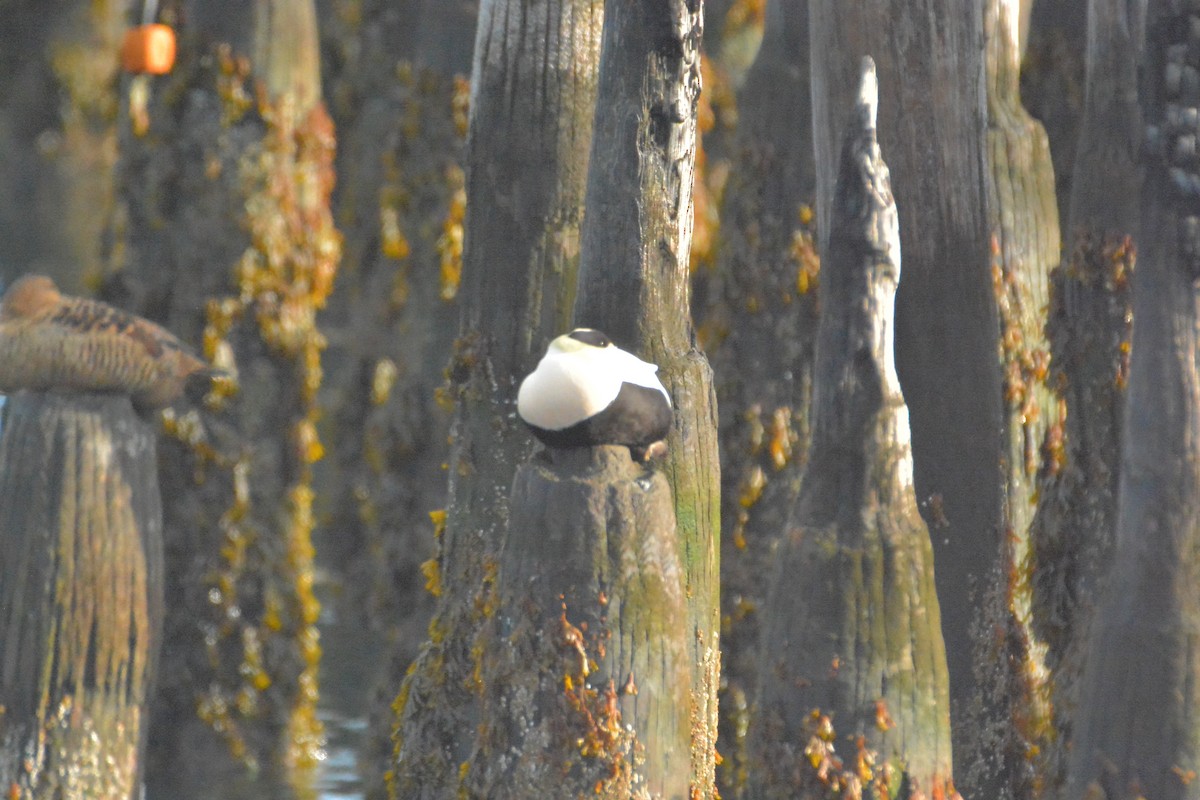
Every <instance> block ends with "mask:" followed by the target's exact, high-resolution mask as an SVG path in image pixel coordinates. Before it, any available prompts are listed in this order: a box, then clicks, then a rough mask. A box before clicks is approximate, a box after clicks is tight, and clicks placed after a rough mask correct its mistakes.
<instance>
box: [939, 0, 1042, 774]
mask: <svg viewBox="0 0 1200 800" xmlns="http://www.w3.org/2000/svg"><path fill="white" fill-rule="evenodd" d="M1021 19H1022V8H1021V3H1020V2H1019V0H987V2H986V3H985V4H984V25H983V28H984V42H985V51H984V52H985V64H984V66H985V79H986V95H987V130H986V136H985V145H986V149H987V163H988V170H989V174H990V177H991V180H989V181H988V182H987V188H988V204H987V214H988V226H989V228H990V231H989V232H990V235H991V244H992V248H991V257H992V263H991V265H990V266H991V274H992V292H993V302H994V304H995V308H996V312H997V313H996V316H997V319H998V320H999V325H1000V339H999V346H998V347H997V348H996V350H995V352H996V354H997V357H998V366H999V369H1000V372H1001V374H1002V376H1003V378H1002V381H1001V386H1000V399H1001V408H1002V414H1001V418H1000V423H1001V424H1000V438H999V441H998V442H997V445H998V453H997V455H998V461H999V464H1000V468H1001V475H1000V486H1001V488H1002V492H1003V494H1002V514H1003V516H1002V522H1001V528H1000V530H1001V531H1002V533H1003V535H1002V536H1000V537H998V539H997V549H996V552H997V553H998V555H999V558H998V559H997V560H996V563H995V564H994V566H993V568H992V573H991V574H990V575H989V576H987V579H986V581H985V583H984V585H983V589H982V591H981V592H980V597H979V600H980V601H981V602H980V605H981V607H982V609H983V611H982V618H981V619H982V622H983V624H982V625H981V629H982V630H986V631H988V632H989V634H990V635H985V636H981V637H980V638H979V640H978V641H976V642H974V643H973V644H974V647H975V649H976V656H975V671H976V675H977V680H978V681H979V685H978V687H977V692H978V695H979V697H978V701H977V702H973V703H972V704H971V708H970V710H969V711H968V714H969V715H970V718H971V719H972V720H974V722H973V723H972V724H970V725H968V726H967V730H969V731H972V734H971V735H970V736H967V737H962V738H961V739H960V742H962V744H961V745H960V749H961V750H963V751H964V752H965V753H966V758H965V759H964V758H963V757H961V756H962V753H960V758H959V763H960V764H962V763H967V764H969V773H968V774H969V775H970V779H971V780H970V785H971V786H973V787H976V791H979V792H983V793H985V794H997V793H1002V792H1005V791H1007V792H1010V793H1011V795H1012V796H1013V797H1028V796H1031V794H1032V793H1033V792H1034V791H1035V789H1034V787H1035V785H1036V784H1037V782H1038V780H1039V778H1038V775H1039V774H1040V773H1041V772H1042V771H1043V765H1042V764H1041V760H1042V756H1044V754H1045V752H1046V751H1047V749H1048V745H1049V741H1048V738H1047V737H1048V734H1049V730H1050V725H1049V719H1050V707H1049V703H1048V698H1047V691H1046V688H1045V674H1046V673H1045V669H1044V666H1043V663H1042V662H1043V655H1042V654H1043V652H1044V649H1043V648H1041V647H1040V646H1039V645H1038V644H1037V643H1036V642H1035V637H1034V635H1033V631H1032V630H1031V627H1030V618H1031V614H1030V604H1031V599H1030V594H1031V593H1030V581H1029V565H1030V559H1029V529H1030V525H1031V523H1032V521H1033V517H1034V511H1035V509H1036V505H1035V504H1036V502H1037V498H1038V493H1037V475H1038V469H1039V466H1040V461H1041V459H1040V455H1039V454H1040V449H1041V445H1042V443H1043V442H1044V441H1045V438H1046V432H1047V431H1048V430H1049V429H1050V428H1051V426H1052V425H1053V424H1054V423H1056V422H1058V421H1059V420H1058V411H1059V408H1058V404H1057V402H1056V399H1055V398H1054V396H1053V392H1052V391H1051V388H1050V386H1049V383H1048V379H1049V370H1048V367H1049V361H1050V347H1049V344H1048V343H1047V341H1046V333H1045V330H1044V329H1045V319H1046V318H1045V308H1046V307H1047V306H1048V305H1049V301H1050V277H1049V276H1050V270H1051V268H1052V267H1053V266H1055V265H1056V264H1057V263H1058V259H1059V254H1060V249H1061V246H1062V244H1061V237H1060V235H1059V226H1058V205H1057V203H1056V202H1055V194H1054V169H1053V166H1052V164H1051V161H1050V144H1049V141H1048V140H1047V138H1046V132H1045V130H1044V129H1043V128H1042V125H1041V123H1040V122H1038V121H1037V120H1035V119H1033V118H1032V117H1031V116H1030V115H1029V113H1028V112H1027V111H1026V110H1025V108H1024V106H1022V104H1021V94H1020V63H1021V50H1022V47H1023V43H1022V42H1021V40H1020V35H1021V30H1022V28H1021ZM960 777H961V776H960Z"/></svg>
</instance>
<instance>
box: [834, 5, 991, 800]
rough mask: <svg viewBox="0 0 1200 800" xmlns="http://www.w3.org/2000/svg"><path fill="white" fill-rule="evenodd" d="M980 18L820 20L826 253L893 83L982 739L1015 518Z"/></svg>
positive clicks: (920, 479) (916, 405)
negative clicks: (875, 113) (980, 630)
mask: <svg viewBox="0 0 1200 800" xmlns="http://www.w3.org/2000/svg"><path fill="white" fill-rule="evenodd" d="M982 9H983V5H982V4H981V3H968V4H965V5H964V4H962V3H958V2H947V1H946V0H919V2H898V1H897V0H869V2H863V3H843V2H837V0H816V1H815V2H812V3H811V5H810V14H811V27H810V42H811V45H812V63H813V70H814V71H813V84H812V86H813V98H812V101H813V114H814V116H815V118H816V120H817V122H816V124H814V127H813V130H814V134H815V137H816V163H817V185H818V201H817V202H818V208H817V221H818V224H819V225H820V226H821V240H822V242H824V241H825V240H826V239H827V238H828V236H829V228H828V224H829V222H830V217H829V210H830V206H831V204H832V202H833V185H834V171H835V169H836V165H837V164H838V160H837V147H838V144H839V142H840V141H841V134H842V128H841V124H842V116H841V114H842V109H844V108H847V107H848V106H849V105H850V102H851V98H852V97H853V93H854V89H855V86H856V85H857V78H858V76H857V69H858V58H859V57H861V56H863V55H870V56H872V57H873V58H874V59H875V62H876V64H877V65H878V69H879V81H880V107H879V137H880V146H881V147H882V149H883V151H884V153H886V155H887V159H888V164H889V166H890V167H891V170H892V179H893V190H894V192H895V195H896V205H897V207H898V208H899V215H900V238H901V241H902V245H903V247H902V249H903V252H904V280H903V281H902V283H901V285H900V288H899V290H898V292H897V296H896V368H897V371H898V373H899V375H900V382H901V385H902V386H903V388H904V397H905V400H906V401H907V403H908V407H909V410H910V412H911V422H912V447H913V461H914V472H915V484H916V491H917V498H918V501H919V503H920V506H921V508H922V512H923V513H924V514H925V519H926V522H928V523H929V525H930V528H931V532H932V533H933V546H934V552H935V554H936V560H937V576H936V579H937V587H938V595H939V597H940V598H941V600H942V608H943V610H944V612H945V615H944V617H943V619H942V624H943V628H944V632H945V639H946V653H947V659H948V661H949V668H950V682H951V687H950V688H951V696H952V697H953V699H954V702H953V703H952V706H951V707H952V714H953V715H954V725H955V731H956V737H957V736H958V735H959V733H961V734H962V735H964V736H965V735H969V734H970V726H969V723H968V721H967V719H966V717H965V716H964V715H963V712H965V711H966V709H967V708H968V703H969V702H970V699H971V698H972V696H973V695H974V693H975V677H974V663H973V662H974V657H973V651H974V637H973V636H972V624H973V622H974V619H975V617H976V614H977V612H976V609H977V608H978V607H979V602H978V599H977V596H976V595H974V594H973V592H974V591H975V590H974V589H973V588H972V587H976V586H980V585H982V583H983V582H984V580H986V576H988V575H992V574H994V569H995V564H996V562H997V553H998V544H999V541H998V535H999V532H1000V530H1001V524H1000V521H1001V518H1002V493H1001V491H1000V487H1001V486H1002V481H1003V472H1002V470H1001V468H1000V461H999V458H998V457H997V456H998V448H999V446H1000V430H1001V414H1002V407H1001V397H1002V395H1001V381H1002V374H1001V371H1000V369H999V366H998V363H997V359H996V351H997V347H998V343H999V335H1000V331H999V320H998V318H997V313H996V304H995V299H994V293H993V284H992V275H991V268H990V267H991V259H990V247H989V245H990V242H989V236H988V221H989V217H988V210H987V209H988V202H989V201H988V197H987V192H986V188H985V187H986V181H987V178H986V177H985V174H986V173H985V170H986V168H987V167H986V154H985V150H984V130H985V124H986V119H987V118H986V107H985V102H986V96H985V92H984V85H983V79H984V68H983V62H982V59H983V20H982ZM822 249H824V248H822ZM973 598H974V599H973ZM960 755H963V753H959V752H958V751H956V753H955V756H956V758H958V757H959V756H960ZM963 772H964V770H962V769H956V770H955V774H956V775H959V776H960V777H961V775H962V773H963ZM963 788H964V791H966V792H967V793H968V794H970V793H971V792H970V787H965V786H964V787H963Z"/></svg>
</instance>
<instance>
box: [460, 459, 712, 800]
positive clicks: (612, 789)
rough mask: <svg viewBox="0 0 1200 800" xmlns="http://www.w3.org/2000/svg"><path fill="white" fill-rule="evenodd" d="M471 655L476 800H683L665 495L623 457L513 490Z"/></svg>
mask: <svg viewBox="0 0 1200 800" xmlns="http://www.w3.org/2000/svg"><path fill="white" fill-rule="evenodd" d="M509 508H510V519H509V527H508V535H507V537H506V540H505V544H504V548H503V550H502V552H501V555H500V561H499V566H498V576H497V578H496V585H495V589H494V595H493V596H492V597H491V598H489V599H488V600H487V601H485V602H487V604H488V605H489V606H492V607H494V610H493V612H492V614H491V623H490V628H489V629H488V632H487V633H486V634H485V635H484V636H483V638H482V639H481V641H480V645H479V664H480V669H481V673H482V681H483V685H484V690H483V718H482V723H481V726H480V728H481V731H482V734H481V740H480V746H479V749H478V750H477V751H476V753H475V755H474V757H473V761H472V766H471V770H472V776H471V778H470V779H469V784H470V789H471V796H472V797H489V798H511V800H524V799H525V798H531V797H593V796H594V797H598V798H610V799H611V800H618V799H620V800H627V799H628V798H630V797H634V798H640V797H655V798H663V800H684V799H685V798H687V797H689V796H690V795H689V788H688V787H689V783H690V771H691V764H690V738H691V726H690V720H689V716H690V714H689V708H690V697H689V695H690V685H691V671H690V667H689V662H688V658H689V644H690V642H689V637H688V635H687V633H688V629H687V625H686V619H687V614H686V608H685V604H684V597H683V574H682V568H681V566H680V561H679V552H678V548H677V545H676V542H675V514H674V509H673V506H672V500H671V489H670V486H669V485H668V484H667V480H666V478H664V477H663V474H662V473H661V472H657V471H651V470H648V469H646V468H645V467H643V466H640V465H637V464H634V462H633V461H631V460H630V457H629V449H628V448H626V447H613V446H606V447H595V448H573V449H568V450H546V451H543V452H541V453H539V454H538V455H537V456H535V457H534V459H533V460H532V461H531V462H529V463H527V464H525V465H523V466H522V467H521V468H520V469H519V470H518V472H517V476H516V479H515V480H514V482H513V490H512V496H511V500H510V504H509Z"/></svg>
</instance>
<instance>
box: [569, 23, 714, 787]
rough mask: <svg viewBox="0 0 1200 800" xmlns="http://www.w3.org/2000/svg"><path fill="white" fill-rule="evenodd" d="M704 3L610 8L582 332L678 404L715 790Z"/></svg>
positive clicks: (698, 749)
mask: <svg viewBox="0 0 1200 800" xmlns="http://www.w3.org/2000/svg"><path fill="white" fill-rule="evenodd" d="M702 9H703V3H702V0H659V1H657V2H644V0H608V2H607V3H606V5H605V20H604V40H603V43H602V45H601V56H600V85H599V88H598V98H597V102H596V120H595V130H596V135H595V139H594V141H593V144H592V152H591V169H590V171H589V174H588V187H587V216H586V217H585V219H584V225H583V243H582V252H581V255H580V267H579V296H578V298H577V299H576V303H575V321H576V323H577V324H578V325H581V326H585V327H594V328H599V329H601V330H603V331H605V332H606V333H607V334H608V335H609V336H611V337H612V338H613V340H614V341H615V342H616V343H617V344H618V345H620V346H621V347H624V348H625V349H627V350H630V351H632V352H636V353H637V354H639V355H640V356H642V357H644V358H646V359H647V360H649V361H653V362H654V363H656V364H658V365H659V368H660V371H659V375H660V376H661V378H662V382H663V384H664V385H665V386H666V387H667V390H668V391H669V392H670V394H671V398H672V401H673V403H674V406H675V424H674V428H673V430H672V432H671V434H670V436H669V437H668V445H669V447H670V453H669V455H668V457H667V459H666V463H665V464H664V466H663V471H664V473H665V474H666V476H667V479H668V480H669V481H670V483H671V488H672V490H673V492H674V497H675V519H676V524H677V529H678V545H679V547H680V548H681V551H680V552H681V553H682V558H683V570H684V576H685V581H686V585H685V588H686V595H687V598H688V615H687V619H688V631H689V633H688V635H689V638H690V641H689V647H690V650H691V654H690V658H691V663H692V696H691V702H692V709H691V712H692V725H693V729H692V781H693V785H692V790H693V792H694V793H696V794H697V795H698V796H699V797H703V798H710V797H712V795H713V792H714V780H715V768H716V765H715V755H716V750H715V744H716V734H717V685H718V682H719V673H720V650H719V641H718V633H719V629H720V628H719V617H720V608H719V605H718V603H719V587H718V565H719V547H720V466H719V463H718V457H717V430H716V429H717V421H716V399H715V397H714V394H713V382H712V371H711V370H710V369H709V366H708V361H707V360H706V359H705V357H704V354H703V353H702V352H701V351H700V350H699V348H698V347H697V345H696V343H695V336H694V333H693V329H692V322H691V316H690V297H689V274H688V251H689V247H690V244H691V233H692V181H693V177H694V167H695V157H696V103H697V99H698V97H699V93H700V37H701V33H702V29H703V10H702Z"/></svg>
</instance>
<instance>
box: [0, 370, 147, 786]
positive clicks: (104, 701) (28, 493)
mask: <svg viewBox="0 0 1200 800" xmlns="http://www.w3.org/2000/svg"><path fill="white" fill-rule="evenodd" d="M7 405H8V408H7V419H6V421H5V425H4V433H3V439H2V440H0V786H2V787H3V790H4V793H5V796H6V797H13V798H28V799H34V798H36V799H39V800H40V799H41V798H45V799H46V800H50V798H55V799H56V800H126V798H132V797H135V796H136V789H137V787H138V782H139V774H140V765H141V756H142V745H143V744H144V739H145V729H146V701H147V699H148V694H149V689H150V684H151V682H152V680H153V677H154V665H155V661H156V659H157V654H158V647H159V644H160V639H161V636H160V633H161V629H162V606H163V598H162V594H163V583H162V581H163V566H162V565H163V556H162V504H161V500H160V498H159V491H158V474H157V461H156V458H155V438H154V435H153V433H152V432H151V430H150V428H149V427H148V426H147V425H146V423H144V422H143V421H142V420H141V419H139V418H138V416H137V415H136V414H135V413H134V411H133V407H132V406H131V405H130V402H129V399H128V398H127V397H124V396H118V395H111V394H110V395H76V396H74V397H71V398H65V397H60V396H56V395H52V394H33V393H24V392H23V393H19V394H17V395H15V396H14V397H12V398H11V399H10V400H9V402H8V404H7Z"/></svg>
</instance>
